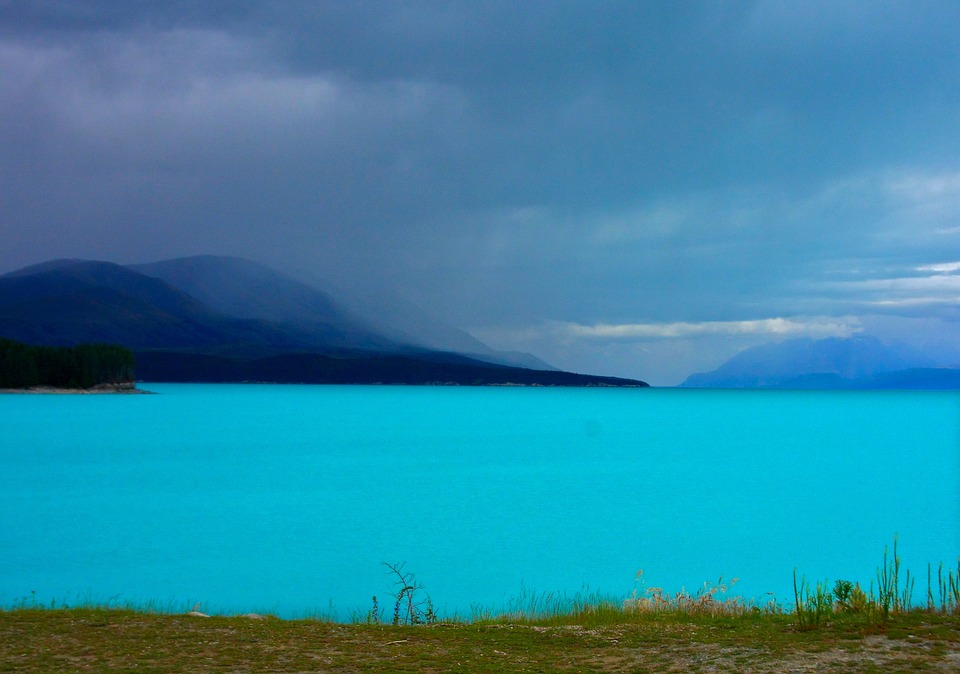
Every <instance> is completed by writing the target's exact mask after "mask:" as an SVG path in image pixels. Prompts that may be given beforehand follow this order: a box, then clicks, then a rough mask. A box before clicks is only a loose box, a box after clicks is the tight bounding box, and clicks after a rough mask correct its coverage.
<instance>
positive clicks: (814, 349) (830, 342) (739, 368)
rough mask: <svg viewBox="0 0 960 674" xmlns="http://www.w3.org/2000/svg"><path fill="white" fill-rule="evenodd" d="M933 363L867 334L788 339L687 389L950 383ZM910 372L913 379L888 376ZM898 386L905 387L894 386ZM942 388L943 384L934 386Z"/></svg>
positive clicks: (699, 377) (698, 377)
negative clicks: (927, 380) (927, 378)
mask: <svg viewBox="0 0 960 674" xmlns="http://www.w3.org/2000/svg"><path fill="white" fill-rule="evenodd" d="M933 365H934V362H933V360H932V359H931V358H929V357H928V356H926V355H924V354H923V353H921V352H919V351H917V350H916V349H913V348H911V347H908V346H905V345H902V344H894V345H888V344H884V343H882V342H881V341H880V340H878V339H876V338H874V337H871V336H868V335H856V336H853V337H848V338H840V337H830V338H826V339H816V340H815V339H809V338H804V339H791V340H786V341H783V342H777V343H772V344H763V345H760V346H755V347H753V348H750V349H746V350H745V351H742V352H740V353H739V354H737V355H736V356H734V357H733V358H731V359H730V360H728V361H727V362H725V363H724V364H723V365H721V366H720V367H718V368H717V369H715V370H713V371H711V372H703V373H697V374H693V375H691V376H690V377H688V378H687V379H686V381H684V382H683V384H682V386H685V387H700V388H805V389H809V388H820V389H832V388H871V387H876V388H901V387H904V386H906V383H907V382H908V381H909V382H910V383H911V384H912V386H914V387H918V388H926V386H925V385H924V384H923V381H924V378H923V377H922V376H919V373H921V372H929V373H932V374H930V378H931V381H932V380H933V379H937V381H940V382H941V383H942V382H944V381H948V380H949V379H950V375H947V376H946V377H944V376H943V372H949V370H944V369H940V368H934V367H932V366H933ZM907 370H911V371H913V372H914V373H915V376H913V377H901V378H900V379H898V378H897V377H893V376H890V375H891V374H893V373H901V372H904V371H907ZM898 381H900V382H901V383H902V384H903V386H901V385H900V384H898V383H897V382H898ZM933 387H934V388H941V387H942V385H937V386H933Z"/></svg>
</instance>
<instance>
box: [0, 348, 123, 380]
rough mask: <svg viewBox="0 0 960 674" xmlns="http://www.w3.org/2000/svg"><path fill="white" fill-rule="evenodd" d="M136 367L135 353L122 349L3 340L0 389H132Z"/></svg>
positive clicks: (0, 358) (0, 350)
mask: <svg viewBox="0 0 960 674" xmlns="http://www.w3.org/2000/svg"><path fill="white" fill-rule="evenodd" d="M133 366H134V356H133V352H132V351H130V350H129V349H126V348H124V347H122V346H115V345H112V344H80V345H78V346H72V347H58V346H34V345H31V344H24V343H22V342H17V341H14V340H12V339H5V338H0V389H32V388H38V387H50V388H58V389H92V388H94V387H107V388H111V387H112V388H116V389H118V390H120V389H133V384H134V374H133Z"/></svg>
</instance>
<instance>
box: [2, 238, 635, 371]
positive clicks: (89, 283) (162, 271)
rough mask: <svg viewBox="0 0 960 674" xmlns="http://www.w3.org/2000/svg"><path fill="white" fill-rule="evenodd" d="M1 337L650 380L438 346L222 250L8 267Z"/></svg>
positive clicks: (256, 364)
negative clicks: (560, 369)
mask: <svg viewBox="0 0 960 674" xmlns="http://www.w3.org/2000/svg"><path fill="white" fill-rule="evenodd" d="M464 334H466V333H464ZM0 336H3V337H8V338H11V339H15V340H19V341H22V342H26V343H31V344H43V345H51V346H70V345H74V344H78V343H90V342H106V343H115V344H121V345H123V346H126V347H128V348H130V349H133V350H134V351H136V352H137V356H138V358H137V361H138V366H137V367H138V376H139V377H140V378H141V379H149V380H154V381H249V380H258V381H260V380H263V381H304V382H324V383H348V382H351V381H352V382H354V383H372V382H390V383H428V382H450V383H480V384H496V383H527V384H535V383H543V384H547V383H553V384H562V385H588V384H606V385H624V384H628V385H635V384H640V383H642V382H635V381H631V380H621V379H617V378H610V377H607V378H600V377H591V376H589V375H576V374H571V373H555V374H550V375H548V374H547V373H545V372H541V371H540V370H539V369H538V368H536V367H534V368H532V369H531V368H520V367H515V366H512V365H504V362H506V361H507V360H509V359H510V356H509V355H503V354H497V353H496V352H494V351H493V350H491V349H489V348H488V347H486V346H485V345H483V344H481V343H480V342H477V341H476V340H473V341H470V340H466V341H465V343H466V344H467V345H468V346H469V348H470V349H471V351H470V352H469V353H456V352H452V351H450V350H441V349H436V348H430V347H428V346H425V345H424V344H423V343H422V342H417V341H415V340H413V339H410V340H407V339H404V337H403V335H402V334H401V333H400V332H399V331H392V332H389V333H388V332H387V331H384V330H381V329H379V328H378V327H377V326H376V325H375V324H374V322H373V321H370V320H367V319H364V318H361V317H360V316H359V315H357V314H356V313H354V312H353V311H352V310H350V309H348V308H346V307H345V306H343V305H342V304H340V303H339V302H338V301H337V300H335V299H334V298H332V297H331V296H329V295H328V294H326V293H324V292H322V291H320V290H318V289H316V288H313V287H311V286H308V285H306V284H304V283H301V282H299V281H296V280H294V279H290V278H288V277H286V276H284V275H282V274H279V273H277V272H275V271H273V270H272V269H269V268H267V267H265V266H263V265H259V264H256V263H253V262H249V261H246V260H241V259H238V258H228V257H217V256H201V257H193V258H182V259H175V260H167V261H163V262H157V263H154V264H146V265H135V266H129V267H125V266H122V265H118V264H114V263H110V262H94V261H87V260H73V259H63V260H52V261H49V262H45V263H42V264H39V265H33V266H30V267H26V268H23V269H20V270H17V271H15V272H12V273H9V274H6V275H4V276H0ZM468 337H469V336H468ZM443 339H445V337H443V336H440V337H438V340H443ZM471 339H472V338H471ZM477 351H485V352H486V353H485V354H482V355H478V354H477V353H476V352H477ZM486 354H489V355H486ZM531 358H532V357H531ZM534 360H535V359H534ZM544 369H547V368H544ZM538 372H539V374H538Z"/></svg>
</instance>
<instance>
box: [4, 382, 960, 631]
mask: <svg viewBox="0 0 960 674" xmlns="http://www.w3.org/2000/svg"><path fill="white" fill-rule="evenodd" d="M143 388H147V389H149V390H152V391H156V392H158V393H159V395H149V396H147V395H144V396H55V395H46V396H39V395H2V396H0V461H2V464H0V465H2V468H3V470H2V472H0V540H2V552H0V555H2V556H0V605H3V606H9V605H13V604H16V603H18V602H20V601H22V600H23V598H24V597H27V598H29V600H30V601H34V600H35V601H38V602H41V603H48V602H50V601H51V600H55V601H56V602H57V603H64V602H65V603H68V604H72V603H79V602H83V601H98V602H107V601H109V602H113V603H125V602H130V603H134V604H138V605H146V604H154V605H159V606H160V607H163V608H167V609H170V610H187V609H189V608H192V607H193V606H194V605H195V604H197V603H199V604H200V610H204V611H206V612H217V613H239V612H249V611H257V612H271V613H276V614H279V615H282V616H285V617H297V616H304V615H310V614H317V613H323V614H331V613H332V614H334V615H335V616H336V617H338V618H341V619H348V618H349V617H350V615H351V613H352V612H354V611H359V612H361V613H364V612H366V611H367V610H368V609H369V607H370V603H371V596H372V595H377V596H378V597H380V600H381V606H384V605H385V604H387V603H388V602H389V599H388V597H389V596H390V594H391V589H392V587H393V586H392V584H391V580H390V578H389V577H388V576H387V575H386V574H385V568H384V567H383V566H382V563H383V562H393V563H396V562H405V564H406V567H405V568H406V569H407V570H409V571H412V572H414V573H415V574H416V576H417V578H418V580H420V581H421V582H422V583H423V585H424V586H425V589H426V591H428V592H429V593H430V595H431V596H432V598H433V600H434V603H435V604H436V606H437V607H438V609H439V610H440V611H441V613H447V614H449V613H453V612H458V613H460V614H462V615H469V613H470V610H471V607H472V606H482V607H484V608H493V609H496V608H501V607H504V606H507V605H508V604H509V603H510V602H511V600H512V599H515V598H517V597H519V596H520V595H521V594H523V593H525V592H526V593H530V592H560V591H566V592H567V593H575V592H577V591H579V590H583V589H584V588H586V589H587V590H589V591H596V592H601V593H605V594H609V595H612V596H618V597H623V596H626V595H628V594H629V593H630V592H631V590H633V588H634V578H635V574H636V572H637V571H638V570H640V569H643V571H644V573H643V578H644V581H645V583H646V584H647V585H648V586H662V587H665V588H666V589H667V590H670V591H676V590H679V589H680V588H681V587H686V589H688V590H691V591H693V590H696V589H697V588H699V587H700V586H701V585H702V584H703V583H704V582H705V581H710V582H714V581H717V580H718V578H719V577H721V576H722V577H723V578H724V579H725V580H730V579H732V578H734V577H736V578H739V579H740V580H739V582H737V583H736V585H735V586H734V588H733V594H740V595H744V596H746V597H750V598H755V599H757V600H758V601H761V602H765V601H767V600H768V599H769V598H770V596H771V595H770V594H768V593H774V594H775V595H776V597H777V599H779V600H781V601H784V602H789V601H792V589H791V587H792V585H791V583H792V572H793V569H794V568H795V567H796V568H797V569H798V570H799V572H800V573H801V574H804V575H806V577H807V578H808V579H813V580H823V579H826V578H829V579H831V580H836V579H838V578H844V579H851V580H859V581H861V582H863V583H864V584H865V585H866V584H869V582H870V581H871V580H872V579H873V578H874V577H875V570H876V568H877V567H878V566H879V565H880V563H881V560H882V556H883V549H884V546H888V545H891V544H892V541H893V537H894V535H897V536H898V537H899V549H900V552H901V556H902V558H903V562H904V565H905V566H907V567H909V568H911V570H912V571H913V572H914V573H915V574H917V575H918V576H920V580H918V582H917V590H916V595H915V596H916V598H917V599H918V600H922V599H923V597H924V596H925V592H926V570H927V563H928V562H930V563H933V565H934V573H936V565H937V564H938V563H939V562H941V561H943V562H945V563H946V564H950V565H952V566H953V568H956V563H957V556H958V554H960V394H957V393H903V392H837V393H833V392H830V393H824V392H806V391H798V392H779V391H703V390H679V389H646V390H645V389H564V388H546V389H541V388H468V387H463V388H457V387H364V386H281V385H173V384H164V385H160V384H156V385H148V384H145V385H143Z"/></svg>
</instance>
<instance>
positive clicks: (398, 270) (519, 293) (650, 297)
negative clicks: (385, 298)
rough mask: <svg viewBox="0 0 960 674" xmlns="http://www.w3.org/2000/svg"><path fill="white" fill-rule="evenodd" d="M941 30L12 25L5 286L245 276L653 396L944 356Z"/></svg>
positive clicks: (374, 21)
mask: <svg viewBox="0 0 960 674" xmlns="http://www.w3.org/2000/svg"><path fill="white" fill-rule="evenodd" d="M958 24H960V8H958V6H957V5H956V4H955V3H952V2H936V1H931V2H926V3H922V4H917V3H912V2H884V3H864V2H855V1H840V2H836V1H834V2H807V3H789V2H780V1H758V2H733V3H723V4H721V5H716V4H713V3H704V2H686V1H684V2H677V3H662V4H661V3H633V2H609V3H603V4H596V3H586V2H551V3H521V4H517V3H508V2H479V3H447V2H409V3H390V4H383V3H373V2H352V3H339V2H285V3H268V2H259V1H252V0H250V1H239V0H238V1H233V2H228V1H212V2H205V3H191V2H174V1H170V2H154V3H149V4H141V3H126V2H113V1H110V0H73V1H63V2H58V1H56V0H46V1H40V0H35V1H33V2H13V1H12V0H8V1H6V2H0V72H2V73H3V77H2V78H0V99H2V100H3V101H4V105H3V106H2V107H0V143H2V146H3V148H4V152H3V153H2V156H0V239H2V241H3V246H2V250H0V271H8V270H11V269H14V268H16V267H19V266H22V265H26V264H30V263H33V262H37V261H40V260H43V259H47V258H51V257H59V256H67V257H92V258H99V259H110V260H115V261H120V262H143V261H152V260H156V259H161V258H167V257H175V256H181V255H190V254H198V253H220V254H231V255H240V256H244V257H249V258H252V259H256V260H259V261H262V262H265V263H267V264H270V265H273V266H275V267H278V268H281V269H283V270H285V271H287V272H288V273H290V274H292V275H295V276H298V277H300V278H304V279H305V280H309V281H312V282H316V283H318V284H321V285H327V286H330V287H337V288H346V289H347V291H355V292H357V293H365V292H368V291H370V290H371V289H374V288H387V289H389V290H390V291H391V292H394V293H396V294H399V295H402V296H404V297H406V298H409V299H411V300H413V301H414V302H415V303H417V304H420V305H421V306H423V307H424V308H426V309H428V310H429V311H431V312H432V313H434V314H435V315H437V316H438V317H441V318H444V319H446V320H448V321H450V322H452V323H454V324H456V325H458V326H460V327H464V328H467V329H469V330H471V331H472V332H474V333H475V334H476V335H477V336H478V337H481V338H483V339H486V340H488V341H489V342H491V343H492V345H493V346H497V347H501V348H524V349H528V350H532V351H533V352H534V353H536V354H537V355H540V356H542V357H543V358H545V359H547V360H548V361H552V362H554V363H555V364H556V365H558V366H562V367H566V368H570V369H577V370H581V371H596V372H598V373H605V374H622V375H628V376H637V377H641V378H643V377H646V378H648V379H650V380H651V381H653V382H654V383H676V382H677V381H679V380H681V379H682V378H683V377H684V376H685V375H686V374H689V372H691V371H693V370H695V369H704V368H709V367H713V366H715V365H716V364H718V363H719V362H720V361H721V360H722V359H723V358H725V357H729V356H730V355H732V354H733V353H735V352H736V351H737V350H739V349H741V348H744V347H745V346H749V345H750V344H752V343H756V342H757V341H758V340H771V339H777V338H783V337H784V336H789V334H793V333H790V332H789V331H787V332H783V333H778V332H776V331H775V330H772V329H771V330H765V329H757V330H755V331H753V332H750V331H748V330H747V331H745V330H737V329H735V328H734V327H733V326H738V325H739V326H749V325H754V326H774V325H778V324H779V325H788V326H790V325H794V326H807V327H808V328H809V329H810V330H814V331H815V329H816V326H818V325H819V326H830V325H835V326H839V327H837V328H836V329H837V330H838V331H840V332H842V331H843V330H845V329H850V330H869V331H874V332H882V331H883V330H888V332H889V334H890V335H891V336H895V337H896V338H898V339H902V338H904V337H909V334H910V332H909V330H905V329H902V325H903V324H902V323H898V322H897V321H923V325H924V326H925V330H927V331H928V332H929V331H930V330H934V331H936V332H938V334H940V335H942V337H943V339H942V340H941V341H942V342H945V341H949V338H950V336H951V335H956V333H955V332H952V331H954V330H955V328H954V325H955V323H956V321H955V316H956V308H957V301H958V297H957V295H956V288H955V287H954V285H953V284H954V283H955V278H956V276H955V269H953V268H952V267H950V266H949V265H952V264H954V263H955V262H956V261H957V260H960V178H958V176H960V162H958V160H957V157H960V88H958V87H956V85H955V79H956V75H955V73H956V72H957V70H958V68H960V43H958V41H957V40H956V39H955V36H954V30H953V28H952V27H953V26H955V25H958ZM945 265H946V266H945ZM811 317H812V318H811ZM778 322H782V323H778ZM894 324H896V325H897V326H900V327H898V328H897V329H893V328H892V327H890V326H893V325H894ZM544 326H554V327H553V328H551V329H545V327H544ZM556 326H567V327H568V329H566V330H558V329H556ZM571 326H580V328H581V329H580V333H579V334H578V332H577V329H569V328H570V327H571ZM598 326H634V327H633V328H632V331H631V329H627V328H624V330H625V331H626V332H627V333H630V334H625V335H621V336H620V337H617V338H616V339H609V340H606V339H605V340H600V339H599V337H600V335H598V334H591V330H593V331H594V332H596V330H597V329H599V328H598ZM638 326H648V327H645V328H641V327H638ZM650 326H653V327H650ZM656 326H660V328H657V327H656ZM663 326H673V327H672V328H670V327H666V328H664V327H663ZM679 326H701V327H700V328H691V327H687V328H681V327H679ZM704 326H714V329H711V328H708V327H704ZM721 326H726V327H721ZM844 326H845V327H844ZM661 328H662V329H661ZM803 329H806V328H803ZM803 329H801V328H798V330H800V331H801V332H802V331H803ZM824 329H826V328H824ZM658 330H660V331H661V332H663V333H664V334H657V331H658ZM671 330H672V331H673V334H667V333H670V332H671ZM645 331H646V332H645ZM838 334H839V333H838ZM880 336H883V335H880ZM605 337H612V336H610V335H607V336H605ZM601 341H602V342H603V343H602V345H601V344H600V342H601ZM931 343H932V342H931ZM938 343H939V342H938ZM946 357H947V356H946V355H944V358H946ZM651 373H652V374H651Z"/></svg>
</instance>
